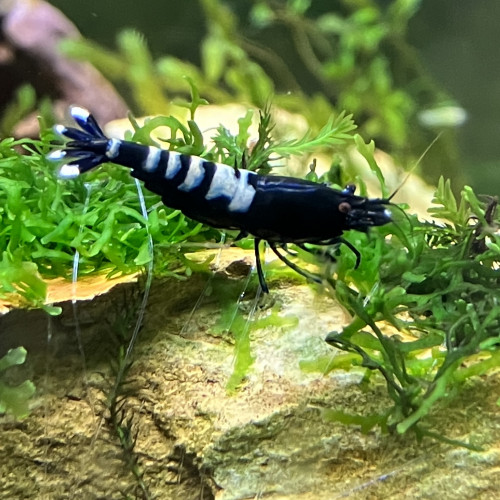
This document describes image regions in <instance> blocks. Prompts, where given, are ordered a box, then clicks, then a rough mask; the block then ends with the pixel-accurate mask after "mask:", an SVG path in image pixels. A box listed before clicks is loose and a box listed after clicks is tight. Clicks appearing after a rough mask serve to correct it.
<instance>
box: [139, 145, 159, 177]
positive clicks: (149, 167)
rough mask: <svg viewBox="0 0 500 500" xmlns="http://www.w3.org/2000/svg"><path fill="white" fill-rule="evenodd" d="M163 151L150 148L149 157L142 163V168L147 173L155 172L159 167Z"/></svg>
mask: <svg viewBox="0 0 500 500" xmlns="http://www.w3.org/2000/svg"><path fill="white" fill-rule="evenodd" d="M161 151H162V150H161V149H160V148H155V147H154V146H149V150H148V156H147V157H146V159H145V160H144V162H143V163H142V168H143V169H144V170H145V171H146V172H153V171H154V170H156V168H157V167H158V163H159V161H160V157H161Z"/></svg>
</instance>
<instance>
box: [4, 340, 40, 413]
mask: <svg viewBox="0 0 500 500" xmlns="http://www.w3.org/2000/svg"><path fill="white" fill-rule="evenodd" d="M25 361H26V349H24V347H16V348H15V349H10V350H9V351H8V352H7V354H6V355H5V356H4V357H3V358H0V415H2V414H4V413H7V414H10V415H12V416H14V417H15V418H18V419H22V418H25V417H27V416H28V413H29V401H30V399H31V397H32V396H33V395H34V394H35V385H34V384H33V382H31V380H24V381H23V382H21V383H20V384H15V383H12V382H11V381H9V380H8V372H9V369H11V368H13V367H15V366H18V365H22V364H23V363H24V362H25Z"/></svg>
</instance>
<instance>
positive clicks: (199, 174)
mask: <svg viewBox="0 0 500 500" xmlns="http://www.w3.org/2000/svg"><path fill="white" fill-rule="evenodd" d="M204 161H205V160H203V158H200V157H198V156H191V162H190V164H189V167H188V171H187V174H186V178H185V179H184V182H183V183H182V184H181V185H180V186H179V187H178V188H177V189H180V190H181V191H191V189H194V188H195V187H198V186H199V185H200V184H201V182H202V181H203V179H204V178H205V169H204V168H203V167H202V166H201V165H202V164H203V162H204Z"/></svg>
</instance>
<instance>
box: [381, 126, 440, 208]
mask: <svg viewBox="0 0 500 500" xmlns="http://www.w3.org/2000/svg"><path fill="white" fill-rule="evenodd" d="M442 134H443V132H442V131H441V132H439V134H438V135H436V137H434V139H433V141H432V142H431V143H430V144H429V145H428V146H427V147H426V148H425V151H424V152H423V153H422V154H421V155H420V157H419V158H418V160H417V161H416V162H415V165H413V167H411V169H410V170H409V171H408V173H407V174H406V176H405V178H404V179H403V181H402V182H401V184H400V185H399V186H398V187H397V188H396V189H395V190H394V191H393V193H392V194H391V195H390V196H389V198H387V201H391V200H392V199H393V198H394V196H395V195H396V194H397V193H398V191H399V190H400V189H401V188H402V187H403V186H404V185H405V183H406V181H407V180H408V179H409V178H410V175H411V174H412V173H413V171H414V170H415V169H416V168H417V167H418V166H419V165H420V162H421V161H422V160H423V158H424V157H425V155H426V154H427V153H428V152H429V150H430V149H431V148H432V146H434V144H436V142H437V141H438V139H439V138H440V137H441V135H442Z"/></svg>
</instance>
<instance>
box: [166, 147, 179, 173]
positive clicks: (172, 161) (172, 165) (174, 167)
mask: <svg viewBox="0 0 500 500" xmlns="http://www.w3.org/2000/svg"><path fill="white" fill-rule="evenodd" d="M180 169H181V155H180V154H179V153H176V152H174V151H169V152H168V163H167V171H166V172H165V178H166V179H173V178H174V177H175V176H176V174H177V172H179V170H180Z"/></svg>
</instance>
